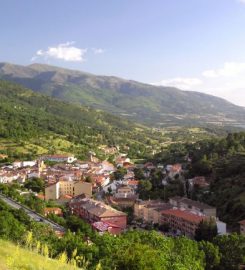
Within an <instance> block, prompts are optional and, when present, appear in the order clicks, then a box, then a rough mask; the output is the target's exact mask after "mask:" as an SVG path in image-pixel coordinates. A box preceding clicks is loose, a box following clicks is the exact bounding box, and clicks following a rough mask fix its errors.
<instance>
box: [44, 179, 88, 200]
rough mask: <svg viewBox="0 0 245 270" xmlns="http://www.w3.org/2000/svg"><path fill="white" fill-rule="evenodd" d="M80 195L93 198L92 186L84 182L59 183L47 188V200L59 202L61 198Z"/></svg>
mask: <svg viewBox="0 0 245 270" xmlns="http://www.w3.org/2000/svg"><path fill="white" fill-rule="evenodd" d="M80 194H86V195H87V196H90V197H91V196H92V184H91V183H87V182H83V181H58V182H56V183H53V184H51V185H49V186H47V187H46V188H45V200H58V199H59V198H60V197H61V196H64V195H70V196H72V197H74V196H78V195H80Z"/></svg>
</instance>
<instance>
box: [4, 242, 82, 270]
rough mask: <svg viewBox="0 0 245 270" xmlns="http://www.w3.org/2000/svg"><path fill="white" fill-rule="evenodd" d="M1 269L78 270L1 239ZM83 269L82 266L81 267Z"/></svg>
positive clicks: (60, 261)
mask: <svg viewBox="0 0 245 270" xmlns="http://www.w3.org/2000/svg"><path fill="white" fill-rule="evenodd" d="M0 269H1V270H34V269H35V270H54V269H56V270H76V269H78V268H77V267H75V266H72V265H67V264H66V263H64V262H62V259H60V260H54V259H50V258H47V257H44V256H41V255H39V254H37V253H35V252H33V251H30V250H27V249H24V248H21V247H20V246H18V245H14V244H13V243H11V242H8V241H6V240H2V239H0ZM80 269H81V268H80Z"/></svg>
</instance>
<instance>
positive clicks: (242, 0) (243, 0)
mask: <svg viewBox="0 0 245 270" xmlns="http://www.w3.org/2000/svg"><path fill="white" fill-rule="evenodd" d="M237 1H238V2H240V3H242V4H245V0H237Z"/></svg>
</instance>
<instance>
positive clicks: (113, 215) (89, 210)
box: [69, 195, 127, 234]
mask: <svg viewBox="0 0 245 270" xmlns="http://www.w3.org/2000/svg"><path fill="white" fill-rule="evenodd" d="M69 208H70V210H71V212H72V213H73V214H75V215H77V216H79V217H81V218H82V219H83V220H86V221H87V222H88V223H90V224H91V225H92V227H93V228H94V229H95V230H97V231H98V232H100V233H104V232H109V233H112V234H119V233H121V232H122V231H124V230H125V229H126V227H127V214H125V213H124V212H122V211H118V210H116V209H114V208H112V207H111V206H109V205H107V204H105V203H103V202H101V201H96V200H93V199H91V198H87V197H86V196H84V195H80V196H77V197H75V198H73V199H71V201H70V202H69Z"/></svg>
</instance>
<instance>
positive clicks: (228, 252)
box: [213, 233, 245, 270]
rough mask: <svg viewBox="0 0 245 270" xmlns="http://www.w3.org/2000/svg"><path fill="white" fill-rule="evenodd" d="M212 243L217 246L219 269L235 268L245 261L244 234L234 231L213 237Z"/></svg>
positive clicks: (234, 269)
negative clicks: (219, 258) (219, 256)
mask: <svg viewBox="0 0 245 270" xmlns="http://www.w3.org/2000/svg"><path fill="white" fill-rule="evenodd" d="M213 242H214V244H215V245H216V246H217V247H218V248H219V251H220V255H221V260H220V266H219V268H218V269H220V270H228V269H229V270H237V269H238V268H239V265H241V264H244V263H245V236H244V235H238V234H236V233H234V234H229V235H220V236H217V237H215V239H214V241H213Z"/></svg>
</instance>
